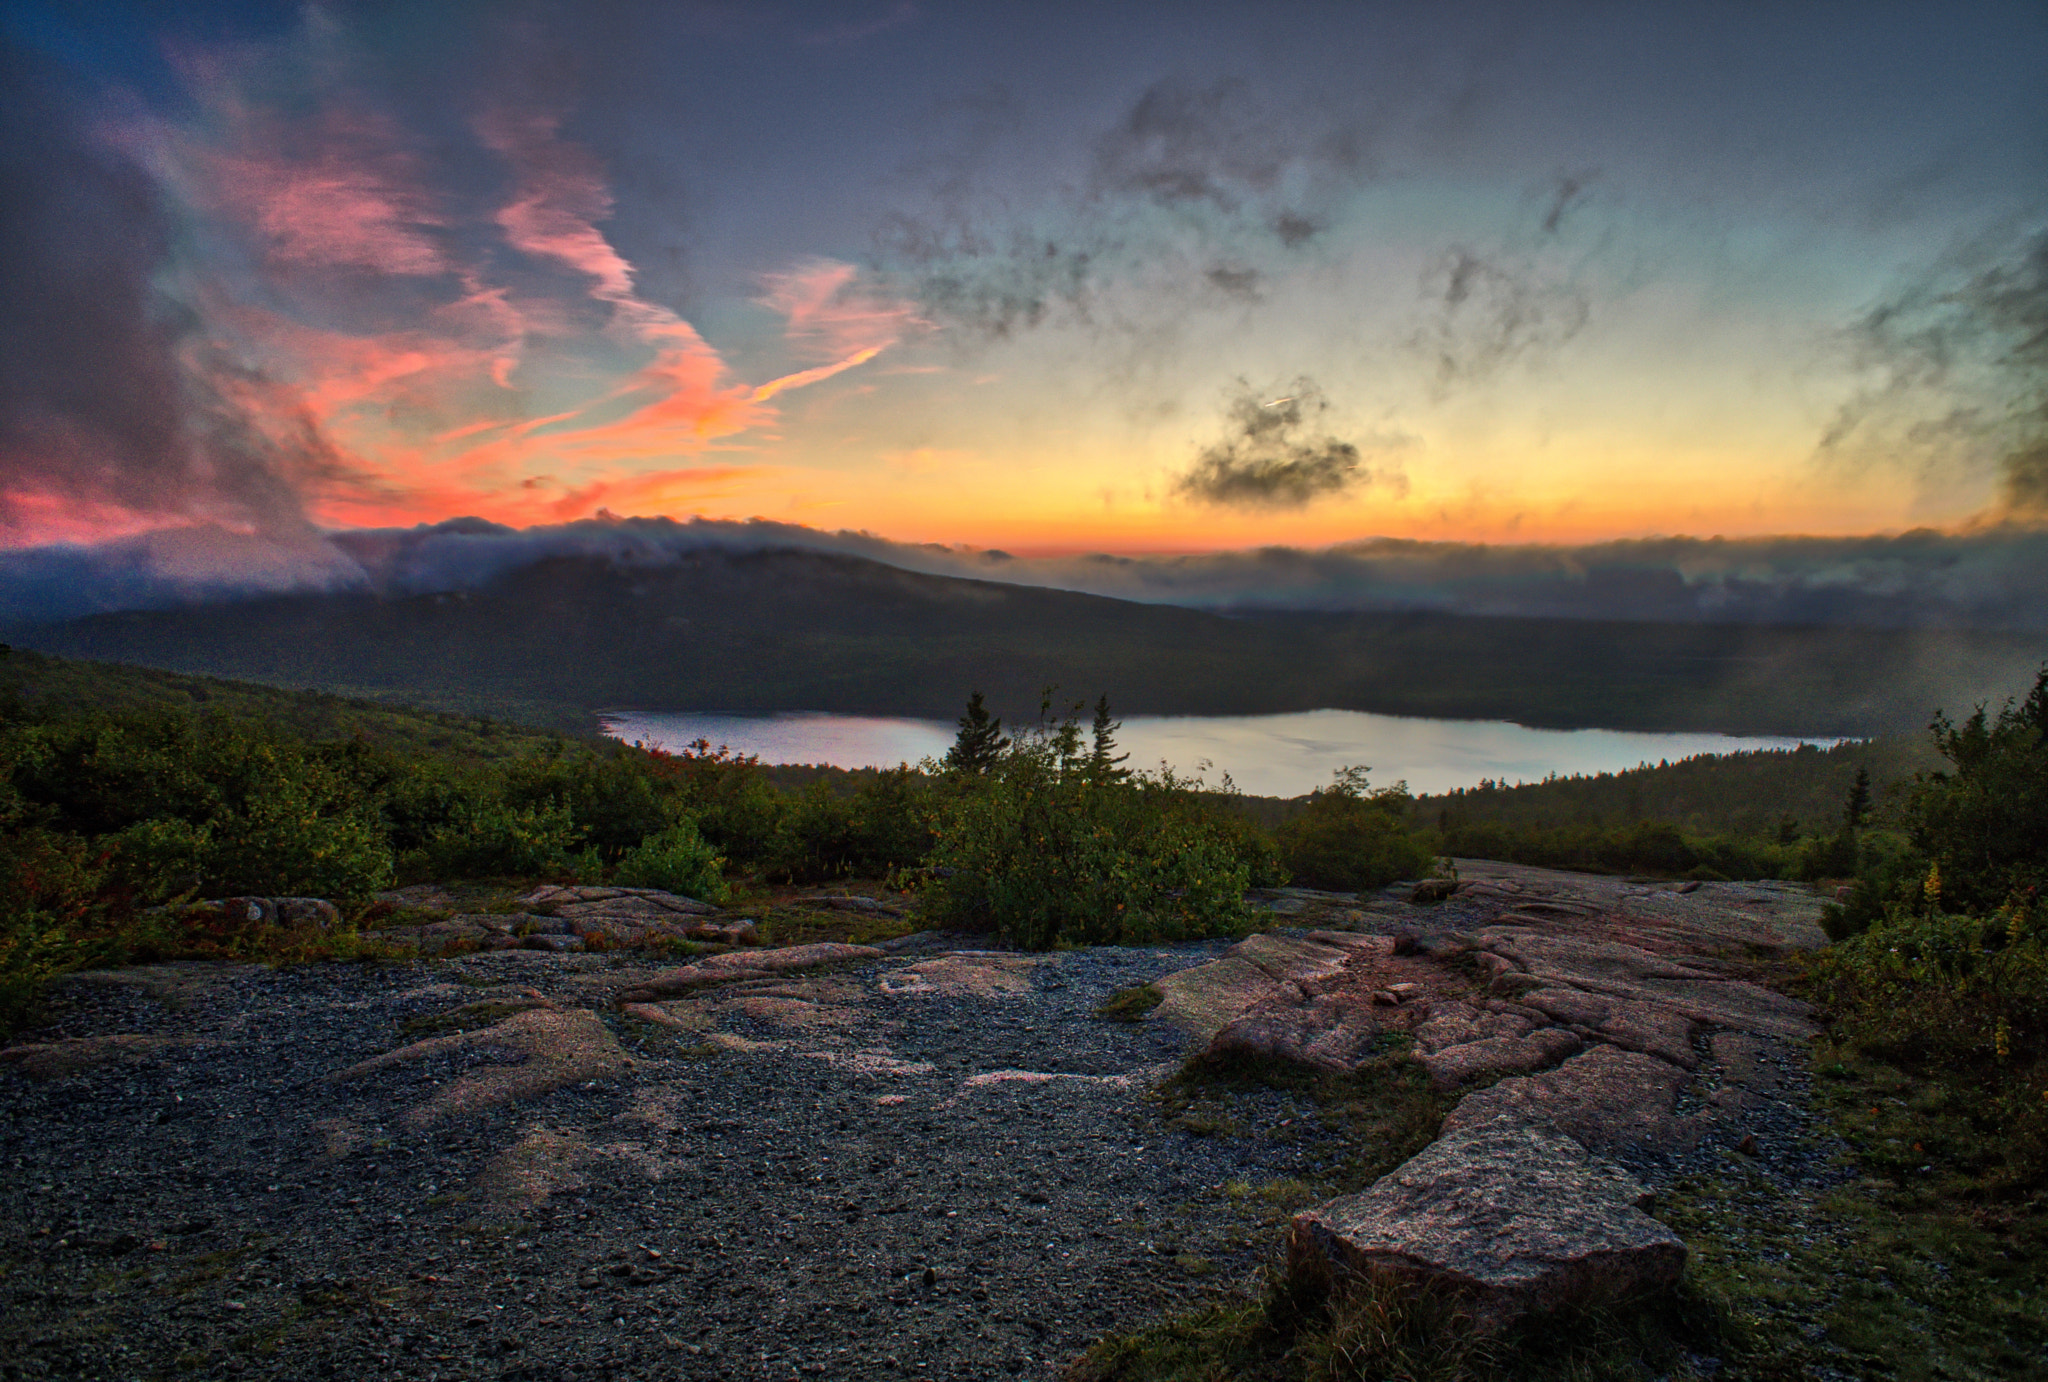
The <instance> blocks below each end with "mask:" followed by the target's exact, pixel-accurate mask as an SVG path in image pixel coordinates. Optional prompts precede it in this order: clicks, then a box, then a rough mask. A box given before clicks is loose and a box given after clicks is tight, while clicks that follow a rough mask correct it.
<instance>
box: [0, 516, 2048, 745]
mask: <svg viewBox="0 0 2048 1382" xmlns="http://www.w3.org/2000/svg"><path fill="white" fill-rule="evenodd" d="M7 636H8V637H9V638H11V639H12V640H13V641H15V642H17V643H19V644H21V645H23V646H26V647H32V648H37V649H40V650H42V651H46V652H51V653H56V654H60V655H63V656H66V657H75V658H91V659H97V660H102V661H117V662H130V663H138V664H141V665H144V666H152V667H160V668H165V669H167V670H172V671H179V672H187V673H200V674H205V675H210V676H221V677H230V678H236V679H241V680H248V681H255V682H262V683H267V684H271V685H280V686H288V687H306V688H318V689H322V690H329V691H335V692H339V693H344V694H350V695H358V696H367V697H370V698H373V699H381V700H403V701H407V702H410V703H414V704H420V705H425V706H428V707H432V708H436V709H444V710H455V711H462V712H466V713H483V714H489V715H493V716H497V717H500V718H508V719H515V720H523V721H526V722H530V723H536V724H547V725H550V726H555V727H559V728H566V729H570V730H572V731H574V732H579V733H582V732H588V731H589V730H590V729H592V728H593V727H594V725H595V717H596V714H597V712H599V711H601V710H604V709H610V708H624V707H637V708H646V709H690V710H698V711H727V712H732V713H755V714H760V713H771V712H775V711H786V710H810V711H832V712H839V713H849V714H894V715H917V716H924V717H932V718H951V717H952V716H953V715H955V714H957V713H958V709H959V706H960V704H961V703H962V702H963V701H964V700H965V698H966V695H967V693H968V692H969V691H972V690H976V689H980V690H982V691H984V692H985V693H987V696H988V700H989V703H990V705H991V706H992V707H993V708H995V709H996V710H997V711H998V712H999V713H1001V714H1002V715H1004V716H1005V718H1008V719H1011V720H1012V721H1013V722H1014V721H1015V720H1017V719H1019V718H1027V719H1028V718H1031V717H1032V716H1034V715H1035V714H1036V711H1037V707H1038V704H1039V695H1040V691H1041V689H1042V688H1044V687H1045V686H1047V685H1052V684H1056V685H1058V686H1059V687H1061V688H1062V693H1061V704H1062V706H1064V704H1065V703H1066V701H1067V700H1068V699H1073V700H1080V699H1092V698H1093V697H1094V696H1095V695H1097V694H1105V693H1106V694H1107V695H1108V696H1109V697H1110V700H1111V702H1112V704H1113V705H1114V706H1115V707H1116V709H1117V710H1118V711H1119V712H1121V713H1124V714H1155V715H1198V714H1259V713H1279V712H1285V711H1295V710H1307V709H1320V708H1334V709H1352V710H1367V711H1375V712H1379V713H1385V714H1396V715H1416V716H1428V717H1435V718H1449V719H1506V720H1514V721H1517V722H1520V723H1523V724H1530V725H1536V726H1541V727H1550V728H1591V727H1602V728H1615V729H1646V730H1718V731H1722V732H1727V733H1738V734H1800V735H1863V734H1873V733H1884V732H1896V731H1900V730H1917V729H1919V728H1920V727H1922V726H1924V724H1925V722H1926V716H1927V713H1928V708H1929V707H1930V706H1945V707H1947V708H1948V709H1949V710H1950V711H1951V713H1955V712H1958V711H1966V710H1967V709H1968V707H1969V706H1970V705H1972V704H1974V703H1976V702H1978V701H1984V700H1991V701H1996V700H1999V699H2002V697H2003V696H2004V695H2007V694H2011V693H2012V692H2013V691H2014V690H2016V689H2017V688H2018V687H2019V686H2021V685H2022V684H2024V682H2025V681H2027V680H2028V679H2029V678H2030V676H2031V673H2032V670H2033V668H2034V667H2035V666H2037V665H2038V664H2039V662H2040V660H2041V657H2042V653H2043V648H2042V640H2040V639H2039V638H2037V637H2034V636H2031V635H2020V634H2008V633H1988V632H1981V631H1960V630H1958V631H1948V632H1936V631H1928V630H1912V631H1908V630H1882V629H1864V628H1805V629H1800V628H1785V627H1776V626H1756V625H1703V624H1632V623H1622V622H1616V621H1592V620H1564V619H1528V618H1511V617H1501V616H1483V615H1447V614H1434V613H1412V612H1411V613H1366V614H1335V613H1317V612H1283V613H1265V612H1262V613H1256V614H1252V613H1238V614H1232V615H1224V614H1218V613H1212V612H1207V611H1202V610H1195V609H1189V608H1185V607H1181V606H1174V605H1156V604H1139V603H1135V602H1130V601H1125V600H1118V599H1115V598H1112V597H1108V596H1101V595H1089V594H1082V593H1077V592H1070V591H1060V590H1052V589H1047V588H1043V587H1030V586H1017V585H1007V584H1003V583H1001V582H996V581H985V580H974V579H968V578H962V577H952V576H935V575H928V574H923V573H918V572H912V571H906V570H904V569H902V568H899V567H894V566H889V565H886V564H883V563H880V562H876V561H872V560H868V559H865V558H861V557H857V556H851V555H845V554H839V553H824V552H817V551H803V550H788V549H784V550H773V549H771V550H764V551H756V552H721V551H709V550H707V551H704V552H700V553H693V554H688V555H684V556H680V557H677V558H675V559H673V560H668V561H663V562H660V563H636V562H632V561H620V560H616V559H609V558H600V557H580V556H564V557H547V558H543V559H542V560H540V561H536V562H534V563H531V564H528V565H525V566H522V567H519V568H516V569H514V570H511V571H508V572H505V573H503V574H501V575H500V576H499V577H497V578H496V579H494V580H492V581H490V582H487V583H485V584H483V585H481V586H479V587H477V588H475V589H470V590H460V591H453V592H443V593H438V594H422V595H405V596H397V597H392V596H380V595H376V594H368V593H360V592H350V593H342V594H324V595H323V594H293V595H281V596H271V597H264V598H259V599H252V600H244V601H238V602H235V603H228V604H211V605H194V606H189V607H186V608H182V609H173V610H154V611H131V612H124V613H115V614H98V615H91V616H87V617H85V618H81V619H76V620H71V621H67V622H64V623H58V624H44V625H35V626H27V627H17V628H15V629H13V630H11V631H9V632H8V634H7Z"/></svg>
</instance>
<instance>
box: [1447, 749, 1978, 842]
mask: <svg viewBox="0 0 2048 1382" xmlns="http://www.w3.org/2000/svg"><path fill="white" fill-rule="evenodd" d="M1943 766H1945V765H1944V764H1943V762H1942V760H1941V757H1940V755H1939V754H1937V753H1936V752H1935V749H1934V742H1933V738H1932V736H1930V735H1928V734H1925V733H1921V734H1917V735H1888V736H1885V737H1883V738H1879V739H1872V740H1867V741H1863V742H1850V743H1843V744H1837V745H1835V746H1834V747H1833V748H1825V749H1824V748H1816V747H1814V746H1812V745H1807V746H1804V747H1802V748H1798V749H1789V750H1784V749H1773V750H1764V751H1760V752H1754V753H1731V754H1720V755H1708V754H1701V755H1700V756H1698V757H1695V758H1683V759H1680V760H1679V761H1677V762H1675V763H1670V762H1666V763H1655V764H1650V765H1648V766H1645V767H1640V768H1631V769H1629V770H1627V771H1625V772H1618V773H1596V774H1593V775H1591V776H1573V777H1553V778H1550V779H1548V780H1546V781H1543V782H1528V783H1522V784H1519V785H1515V786H1507V785H1503V784H1500V783H1496V782H1483V783H1481V784H1480V785H1479V786H1477V787H1472V788H1465V789H1461V790H1458V791H1452V792H1445V793H1443V794H1441V795H1437V796H1425V797H1420V798H1418V799H1417V800H1416V804H1415V813H1416V818H1417V821H1418V823H1419V824H1423V825H1434V826H1453V825H1499V826H1507V827H1510V828H1516V829H1555V828H1557V827H1561V826H1589V827H1594V828H1597V829H1610V828H1613V827H1617V826H1627V825H1632V824H1634V823H1636V822H1638V821H1667V822H1669V823H1671V824H1673V825H1676V826H1678V827H1680V828H1681V829H1683V830H1687V831H1690V832H1692V833H1694V834H1699V835H1738V836H1744V837H1749V838H1758V837H1765V838H1768V837H1773V836H1778V835H1780V834H1785V835H1790V834H1792V833H1795V832H1796V833H1798V834H1826V833H1828V832H1831V831H1833V830H1835V829H1836V828H1837V827H1838V826H1839V825H1840V824H1841V815H1842V803H1843V802H1844V801H1845V800H1846V799H1847V798H1848V795H1849V789H1850V787H1851V785H1852V784H1853V783H1854V782H1855V780H1856V773H1857V771H1858V769H1862V770H1864V771H1866V772H1868V773H1869V775H1870V785H1871V789H1872V793H1873V796H1874V797H1875V804H1876V806H1877V809H1878V811H1879V814H1880V816H1882V815H1883V813H1884V810H1885V806H1886V802H1887V797H1888V789H1889V788H1891V787H1893V786H1895V785H1896V784H1898V783H1901V782H1905V781H1907V780H1909V779H1910V778H1911V777H1912V776H1913V774H1914V773H1916V772H1923V771H1929V770H1932V769H1936V768H1940V767H1943Z"/></svg>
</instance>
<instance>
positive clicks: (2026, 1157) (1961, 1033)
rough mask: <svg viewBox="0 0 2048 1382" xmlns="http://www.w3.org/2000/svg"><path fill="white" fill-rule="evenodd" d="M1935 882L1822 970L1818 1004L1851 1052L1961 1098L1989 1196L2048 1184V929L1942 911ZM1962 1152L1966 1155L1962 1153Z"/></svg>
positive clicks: (1824, 958) (1814, 979) (1815, 982)
mask: <svg viewBox="0 0 2048 1382" xmlns="http://www.w3.org/2000/svg"><path fill="white" fill-rule="evenodd" d="M1943 882H1944V880H1943V879H1942V878H1941V875H1940V873H1939V871H1938V870H1935V871H1932V872H1931V873H1930V876H1929V880H1926V881H1923V885H1922V889H1921V896H1920V900H1919V902H1918V904H1917V905H1915V904H1914V903H1911V902H1906V901H1894V902H1893V903H1891V904H1890V905H1889V906H1888V907H1887V908H1886V910H1885V912H1884V915H1883V916H1882V917H1881V918H1880V919H1879V920H1878V921H1877V922H1875V923H1874V924H1872V925H1871V926H1870V927H1869V928H1868V929H1866V930H1864V931H1863V932H1862V933H1860V934H1858V935H1854V936H1851V937H1849V938H1848V939H1846V940H1843V941H1841V942H1840V943H1838V944H1836V945H1834V946H1831V947H1829V949H1828V950H1826V951H1824V952H1822V953H1821V955H1820V956H1819V957H1817V959H1816V960H1815V962H1814V966H1813V969H1812V972H1811V982H1810V986H1809V987H1810V990H1811V996H1812V997H1813V998H1814V999H1815V1000H1816V1002H1818V1003H1820V1004H1821V1005H1822V1006H1823V1007H1824V1008H1825V1010H1826V1011H1827V1013H1828V1015H1829V1017H1830V1018H1831V1019H1832V1026H1833V1032H1832V1036H1833V1037H1834V1039H1835V1040H1836V1041H1838V1042H1840V1043H1842V1044H1844V1045H1846V1046H1849V1047H1852V1048H1855V1049H1858V1050H1861V1051H1864V1052H1867V1053H1868V1054H1870V1055H1872V1056H1874V1057H1876V1058H1878V1059H1880V1060H1883V1061H1886V1062H1889V1063H1891V1064H1894V1065H1897V1066H1899V1067H1901V1068H1903V1069H1906V1070H1909V1071H1914V1072H1917V1073H1920V1074H1923V1075H1926V1076H1928V1077H1930V1078H1934V1079H1936V1080H1938V1081H1939V1082H1941V1083H1943V1084H1945V1085H1949V1086H1953V1087H1954V1088H1955V1089H1956V1090H1957V1091H1958V1097H1956V1098H1955V1099H1953V1100H1951V1101H1950V1102H1951V1103H1952V1104H1953V1105H1955V1106H1956V1107H1958V1108H1960V1109H1962V1110H1963V1111H1964V1115H1965V1116H1966V1117H1967V1118H1968V1120H1969V1121H1970V1122H1971V1123H1972V1125H1973V1132H1974V1136H1973V1137H1972V1138H1971V1139H1970V1141H1971V1142H1972V1144H1973V1145H1972V1146H1970V1147H1969V1148H1968V1149H1967V1154H1968V1155H1969V1156H1970V1157H1971V1158H1972V1159H1973V1160H1976V1161H1978V1162H1980V1163H1984V1167H1983V1169H1984V1174H1985V1177H1986V1183H1987V1185H1988V1186H1989V1187H1990V1188H1991V1189H1993V1190H2007V1189H2013V1190H2028V1189H2039V1188H2040V1187H2041V1186H2042V1185H2043V1183H2044V1182H2048V1093H2044V1091H2048V926H2044V925H2043V924H2042V919H2041V918H2039V917H2038V916H2036V915H2035V914H2034V912H2033V910H2032V909H2030V908H2029V907H2027V906H2025V905H2023V904H2017V903H2016V904H2014V905H2011V906H2008V907H2004V908H2000V909H1997V910H1995V911H1993V912H1992V913H1990V914H1989V915H1988V916H1968V915H1960V914H1956V913H1951V912H1946V911H1944V910H1942V903H1941V898H1942V884H1943ZM1958 1150H1959V1151H1961V1150H1964V1149H1958Z"/></svg>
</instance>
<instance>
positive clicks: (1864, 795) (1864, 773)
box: [1842, 768, 1870, 830]
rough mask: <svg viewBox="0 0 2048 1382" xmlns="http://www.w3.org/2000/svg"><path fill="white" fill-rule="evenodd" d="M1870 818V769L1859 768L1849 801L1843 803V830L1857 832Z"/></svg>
mask: <svg viewBox="0 0 2048 1382" xmlns="http://www.w3.org/2000/svg"><path fill="white" fill-rule="evenodd" d="M1869 818H1870V769H1868V768H1858V769H1857V770H1856V782H1855V784H1854V785H1853V786H1851V787H1850V788H1849V799H1848V800H1847V801H1845V802H1843V803H1842V828H1843V829H1845V830H1855V829H1857V828H1858V827H1859V826H1861V825H1862V824H1863V822H1864V821H1866V820H1868V819H1869Z"/></svg>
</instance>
